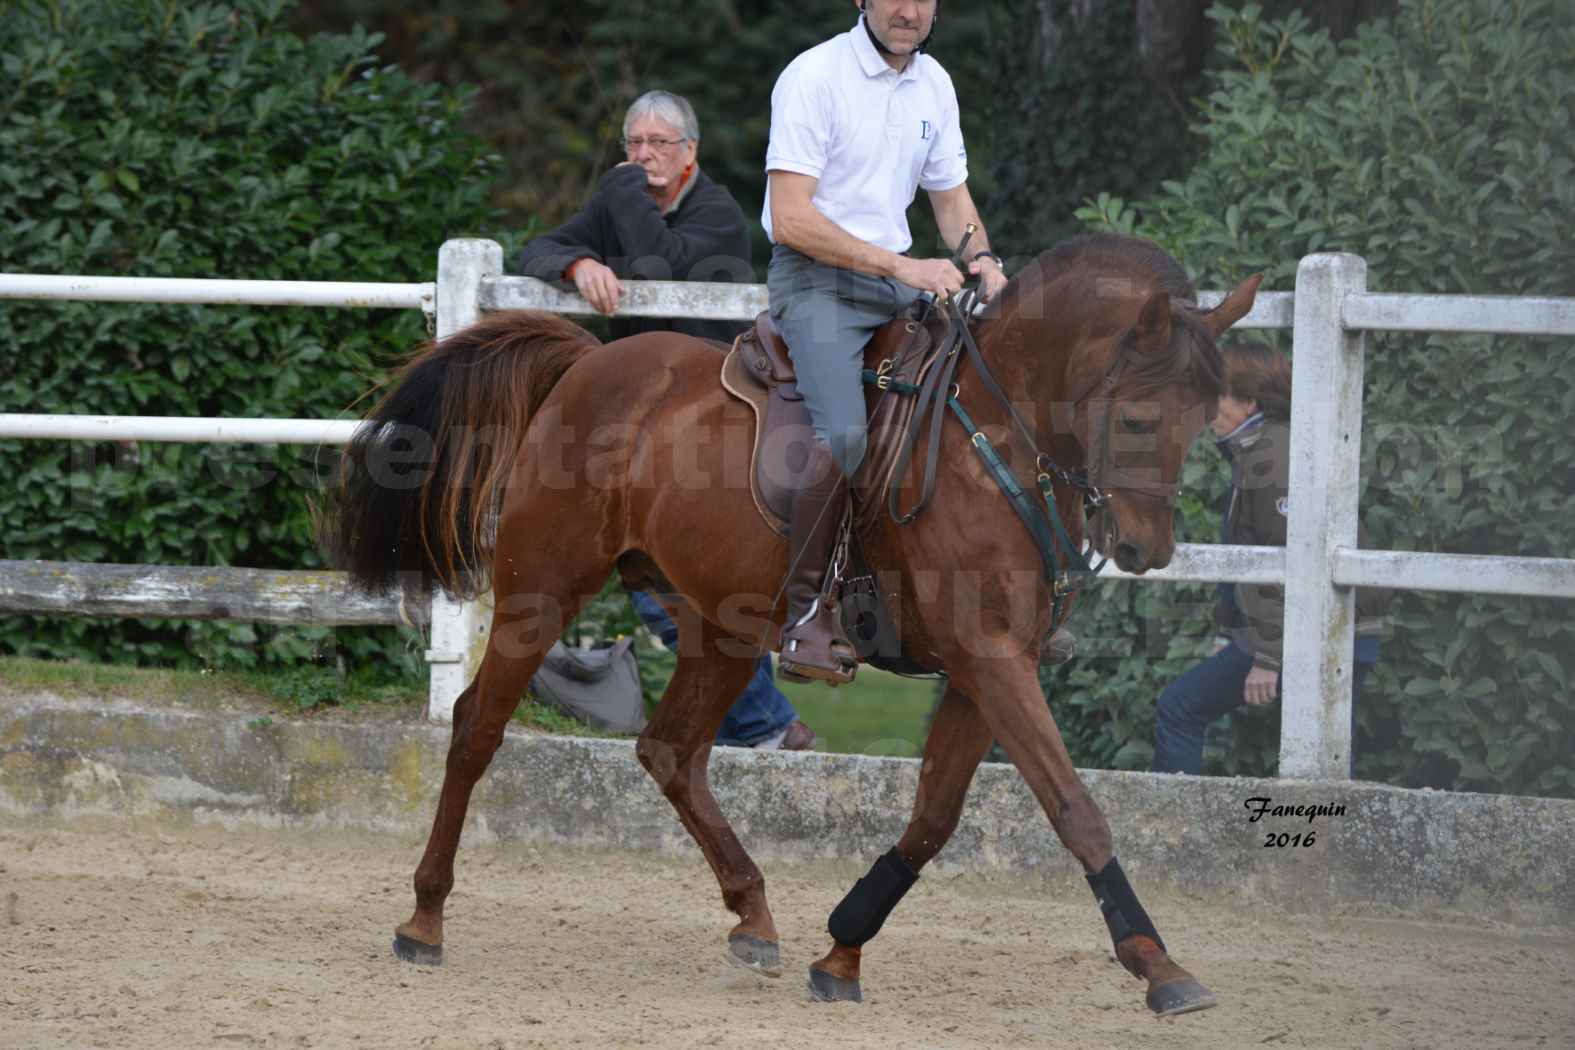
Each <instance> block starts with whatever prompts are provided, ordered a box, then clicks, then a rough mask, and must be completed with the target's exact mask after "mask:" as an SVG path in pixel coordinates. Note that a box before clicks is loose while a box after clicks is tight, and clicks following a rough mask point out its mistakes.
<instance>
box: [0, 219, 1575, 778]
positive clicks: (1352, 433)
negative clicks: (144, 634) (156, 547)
mask: <svg viewBox="0 0 1575 1050" xmlns="http://www.w3.org/2000/svg"><path fill="white" fill-rule="evenodd" d="M1366 276H1367V271H1366V263H1365V262H1364V261H1363V260H1361V259H1360V258H1357V257H1355V256H1350V255H1339V254H1326V255H1314V256H1308V257H1307V258H1306V259H1303V260H1302V262H1301V265H1300V266H1299V267H1298V270H1297V278H1296V289H1295V291H1294V292H1263V293H1260V294H1259V296H1258V299H1257V302H1256V304H1255V305H1254V307H1253V310H1252V312H1251V313H1250V314H1249V315H1248V316H1247V317H1246V318H1244V319H1243V320H1242V322H1241V323H1240V324H1239V325H1238V327H1241V328H1256V329H1286V328H1289V329H1292V330H1293V342H1294V350H1295V353H1294V357H1293V362H1294V364H1293V369H1294V372H1293V382H1294V384H1295V388H1296V390H1297V397H1296V399H1295V402H1294V404H1293V410H1292V411H1293V414H1292V420H1291V446H1292V448H1291V451H1292V463H1291V489H1292V491H1294V492H1296V493H1297V498H1296V499H1295V500H1293V501H1292V504H1291V510H1290V513H1289V538H1288V542H1287V544H1286V546H1285V547H1284V548H1277V547H1236V546H1224V545H1196V544H1182V545H1180V546H1179V547H1178V548H1177V551H1176V555H1175V557H1174V559H1173V561H1172V562H1171V564H1170V566H1169V567H1168V568H1166V569H1164V570H1160V571H1157V572H1151V573H1148V574H1147V575H1145V576H1143V577H1141V580H1142V581H1143V582H1153V583H1165V582H1170V583H1178V582H1192V583H1210V582H1217V581H1227V582H1236V583H1283V584H1284V585H1285V588H1286V624H1285V663H1284V673H1283V682H1284V691H1283V698H1282V704H1283V712H1282V719H1281V742H1280V775H1281V776H1287V777H1322V778H1329V779H1345V778H1346V777H1347V775H1348V774H1347V756H1348V755H1349V754H1350V718H1349V705H1350V673H1351V668H1350V663H1351V661H1350V660H1349V658H1348V654H1349V653H1350V651H1351V645H1352V637H1353V636H1352V630H1353V625H1354V616H1353V615H1352V613H1353V607H1352V602H1353V590H1352V588H1353V587H1355V586H1384V587H1396V588H1412V589H1418V590H1435V591H1457V592H1469V593H1483V594H1505V595H1530V596H1537V597H1552V598H1575V559H1563V558H1511V557H1498V556H1486V555H1458V554H1439V553H1432V552H1408V551H1364V550H1358V549H1356V510H1357V483H1358V480H1359V456H1360V445H1361V424H1362V379H1363V368H1364V357H1365V350H1366V340H1365V333H1366V332H1369V331H1419V332H1468V333H1495V334H1511V335H1558V336H1570V335H1575V299H1547V298H1511V297H1498V296H1448V295H1396V294H1377V293H1369V292H1368V291H1367V290H1366ZM624 288H625V290H626V294H625V298H624V300H623V301H622V303H621V304H620V309H619V312H620V314H622V315H624V316H631V317H690V318H700V319H706V320H732V321H747V320H749V319H751V318H753V317H754V316H755V315H756V314H757V313H759V312H760V311H761V310H763V309H765V305H766V291H765V288H764V287H763V286H760V285H738V284H689V283H679V282H664V281H647V282H638V281H633V282H625V284H624ZM1223 294H1224V293H1222V292H1204V293H1202V294H1200V296H1199V303H1200V305H1201V306H1203V307H1205V308H1209V307H1212V306H1214V305H1216V304H1218V302H1219V301H1220V299H1221V298H1223ZM0 299H74V300H87V301H96V302H164V303H227V304H238V305H239V304H249V305H261V306H321V307H331V306H338V307H356V308H368V307H370V308H384V307H386V308H409V309H422V310H424V311H426V312H428V313H429V314H435V318H436V331H437V334H438V336H439V337H440V338H441V337H442V336H445V335H448V334H450V333H451V332H454V331H456V330H458V329H459V328H461V327H463V326H464V325H466V324H469V323H471V322H473V321H475V320H477V319H479V317H480V316H481V314H482V313H483V312H484V311H488V310H506V309H538V310H551V311H554V312H557V313H563V314H574V315H585V314H589V313H591V312H592V311H591V309H590V306H589V304H587V303H586V302H585V301H584V300H583V299H581V298H580V297H579V296H578V295H575V294H573V293H569V292H565V291H562V290H561V289H559V288H556V287H554V286H551V285H548V284H545V283H543V282H540V281H536V280H533V279H531V278H526V277H506V276H504V275H503V258H502V249H501V248H500V247H499V246H498V245H497V244H495V243H493V242H491V241H480V240H459V241H449V242H446V243H445V244H444V245H443V247H442V249H441V251H440V252H439V256H438V271H437V281H436V282H435V283H434V284H411V285H372V284H356V283H352V282H300V281H223V280H177V279H162V278H113V277H55V276H36V275H19V274H0ZM355 426H356V424H355V422H354V421H348V420H257V419H169V418H151V417H132V416H44V415H0V438H39V439H59V440H85V441H111V440H121V441H233V442H256V443H296V444H316V443H342V442H344V441H346V440H348V438H349V436H350V434H351V433H352V431H353V430H354V428H355ZM1106 572H1107V574H1108V575H1109V577H1110V578H1111V579H1112V580H1122V579H1134V577H1130V576H1128V575H1127V574H1125V573H1121V572H1119V571H1117V570H1114V569H1113V568H1108V567H1107V570H1106ZM0 612H12V613H18V612H37V613H76V614H80V615H105V616H153V615H158V616H182V617H202V618H234V619H252V620H263V621H266V622H273V623H297V622H315V623H342V624H348V623H396V622H416V623H423V622H425V623H428V624H430V628H431V642H430V644H431V648H430V649H428V650H427V654H426V655H427V659H428V661H429V662H430V664H431V668H432V681H431V692H430V697H431V698H430V704H429V714H430V715H431V716H432V717H433V718H435V719H439V720H448V719H449V718H451V717H452V711H453V704H454V701H455V699H456V698H457V697H458V696H459V694H460V692H461V691H462V690H463V688H464V687H465V685H466V684H467V683H468V682H469V680H470V677H471V676H472V674H473V673H474V669H475V667H476V665H477V663H478V662H479V660H480V656H481V652H482V650H483V648H484V646H483V643H484V642H485V639H486V628H487V622H486V618H485V615H484V612H483V611H482V609H481V607H480V606H478V605H476V604H474V603H471V604H457V603H453V602H450V601H448V600H447V599H446V598H444V597H443V596H442V595H441V594H434V595H432V596H431V598H430V601H421V602H411V603H410V604H409V605H408V606H406V607H404V608H401V607H400V606H399V604H398V603H397V602H396V601H394V600H393V599H382V600H378V599H367V598H365V597H364V596H361V595H356V594H354V593H352V592H350V591H349V589H348V588H347V586H346V585H345V578H344V576H343V574H339V573H329V572H275V571H265V570H255V569H234V568H216V569H201V568H175V567H168V566H105V565H100V566H83V565H67V564H64V563H57V562H0Z"/></svg>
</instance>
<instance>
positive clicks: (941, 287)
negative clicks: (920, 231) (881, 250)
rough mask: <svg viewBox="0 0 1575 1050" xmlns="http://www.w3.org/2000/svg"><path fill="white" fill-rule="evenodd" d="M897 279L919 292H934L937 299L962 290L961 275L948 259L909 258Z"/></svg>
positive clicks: (905, 258) (905, 259) (945, 297)
mask: <svg viewBox="0 0 1575 1050" xmlns="http://www.w3.org/2000/svg"><path fill="white" fill-rule="evenodd" d="M903 259H904V265H903V267H902V270H901V272H900V273H898V274H897V275H896V277H897V279H898V280H899V281H901V282H902V283H903V284H906V285H909V286H910V287H913V288H917V289H918V290H919V291H921V292H934V293H935V297H936V298H937V299H947V298H950V297H951V296H953V295H956V294H957V293H958V292H960V291H962V286H963V275H962V273H961V271H959V270H958V269H957V267H955V266H953V265H952V264H951V260H949V259H909V258H907V257H906V256H904V257H903Z"/></svg>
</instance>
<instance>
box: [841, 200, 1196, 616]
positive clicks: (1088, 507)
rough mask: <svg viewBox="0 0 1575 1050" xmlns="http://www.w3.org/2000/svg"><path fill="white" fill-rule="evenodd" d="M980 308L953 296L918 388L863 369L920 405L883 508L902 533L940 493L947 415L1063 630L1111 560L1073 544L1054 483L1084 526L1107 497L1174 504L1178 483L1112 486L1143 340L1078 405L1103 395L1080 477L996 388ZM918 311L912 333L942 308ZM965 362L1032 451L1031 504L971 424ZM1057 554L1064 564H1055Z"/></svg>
mask: <svg viewBox="0 0 1575 1050" xmlns="http://www.w3.org/2000/svg"><path fill="white" fill-rule="evenodd" d="M971 234H972V227H970V228H969V231H968V233H966V234H964V236H963V238H962V240H961V242H960V243H959V244H958V246H957V250H956V252H955V253H954V255H953V259H954V261H955V260H957V259H960V258H961V257H962V255H963V251H964V249H965V248H966V246H967V243H968V237H969V236H970V235H971ZM977 301H978V298H977V294H976V293H975V292H974V291H973V290H972V289H967V290H964V291H963V292H960V293H958V294H957V295H954V296H950V297H949V298H948V299H947V300H945V302H944V303H942V304H940V305H941V307H942V308H943V309H944V310H945V311H946V316H947V332H946V335H945V337H944V339H943V341H942V344H941V346H942V348H943V349H942V350H941V351H940V354H941V356H940V357H939V358H938V359H937V360H936V363H935V364H934V365H933V366H932V367H931V368H930V369H929V371H928V372H927V373H926V375H925V377H924V379H923V380H922V381H921V382H920V383H918V384H913V383H905V382H897V381H893V380H892V378H891V376H890V375H889V374H888V373H890V372H891V371H892V367H893V363H892V362H891V361H883V362H881V364H880V366H879V368H877V369H875V370H870V369H866V370H865V371H864V373H863V376H864V381H865V382H866V383H867V384H869V385H872V386H876V387H878V388H879V389H881V390H882V391H884V392H887V393H897V394H905V395H911V396H914V397H915V398H916V402H915V405H914V410H913V415H912V417H911V420H910V422H909V424H908V428H907V431H906V433H904V434H903V436H902V441H901V444H900V446H899V448H898V452H897V459H896V466H895V469H894V471H893V474H892V478H893V481H892V484H891V487H890V489H889V491H888V495H887V509H888V512H889V513H890V515H891V518H892V520H893V521H894V522H896V523H897V524H898V525H906V524H908V523H909V522H911V521H913V520H914V519H915V518H917V517H918V516H919V514H920V513H921V512H922V511H923V510H924V509H925V507H926V506H927V505H928V504H929V502H930V499H931V497H932V496H933V495H934V494H935V484H936V468H937V465H938V463H939V460H940V439H941V427H942V423H943V422H944V420H945V414H946V413H945V409H947V408H949V409H951V412H952V414H953V415H954V416H956V417H957V420H958V422H959V423H961V424H962V426H963V429H964V430H965V431H966V432H967V434H968V443H969V445H970V446H971V447H972V448H973V450H974V451H975V453H977V454H978V456H979V458H980V459H981V460H982V461H983V463H984V466H985V469H986V470H987V471H988V472H989V474H990V476H991V477H992V478H993V479H994V481H995V483H996V485H997V486H998V487H999V488H1000V489H1001V491H1002V493H1003V494H1004V495H1005V496H1006V498H1007V501H1008V502H1009V503H1010V505H1011V507H1012V510H1013V511H1014V512H1015V513H1016V514H1017V517H1018V519H1019V520H1020V521H1021V522H1022V523H1023V526H1024V528H1026V529H1027V530H1028V534H1029V536H1030V537H1032V538H1033V541H1034V546H1035V547H1036V548H1037V549H1038V551H1039V556H1040V559H1041V561H1042V562H1043V564H1044V575H1045V579H1046V582H1047V583H1048V584H1049V586H1050V593H1051V598H1052V602H1053V606H1052V612H1051V617H1052V619H1051V622H1052V623H1059V622H1060V619H1061V605H1062V600H1063V599H1064V598H1065V596H1066V595H1067V594H1069V593H1071V592H1072V591H1074V590H1076V589H1078V588H1079V587H1081V586H1082V585H1083V584H1085V583H1086V582H1088V581H1089V580H1091V579H1093V578H1094V577H1095V576H1096V575H1098V573H1099V571H1100V570H1101V569H1103V568H1104V566H1105V562H1106V561H1107V560H1108V558H1107V557H1105V556H1101V558H1100V559H1099V564H1097V565H1094V566H1092V567H1091V566H1090V565H1089V564H1088V558H1087V556H1086V555H1085V554H1084V552H1083V550H1082V548H1081V547H1079V546H1078V545H1077V544H1075V543H1073V542H1072V538H1071V535H1070V533H1069V532H1068V530H1067V528H1066V524H1065V522H1064V521H1062V519H1061V513H1060V511H1059V509H1058V508H1057V506H1056V501H1055V491H1054V485H1055V482H1056V481H1060V482H1062V483H1063V484H1065V485H1067V486H1069V487H1070V488H1072V489H1073V490H1074V491H1077V492H1080V493H1081V494H1082V497H1083V512H1084V517H1085V519H1087V518H1091V517H1092V516H1093V515H1094V514H1095V513H1097V512H1099V511H1103V510H1105V509H1106V508H1107V507H1108V505H1109V502H1110V496H1111V493H1112V492H1116V491H1133V492H1138V493H1141V494H1144V495H1147V496H1151V497H1154V498H1157V499H1162V500H1164V501H1165V502H1166V505H1167V506H1174V505H1175V500H1176V492H1177V488H1178V486H1177V485H1176V484H1174V483H1171V484H1166V483H1163V482H1151V481H1143V480H1137V479H1131V480H1128V479H1118V480H1112V478H1111V475H1112V473H1113V472H1112V471H1111V470H1110V469H1109V464H1108V461H1109V458H1110V455H1111V452H1110V450H1111V447H1112V445H1113V441H1112V434H1111V430H1112V428H1113V426H1114V411H1113V409H1114V406H1115V404H1116V402H1115V400H1114V398H1113V397H1112V396H1111V395H1112V394H1114V392H1115V389H1116V386H1117V385H1118V384H1119V383H1120V381H1121V376H1122V373H1123V372H1124V371H1125V370H1126V367H1127V365H1128V363H1129V362H1130V361H1131V360H1132V359H1133V357H1134V356H1135V355H1136V354H1138V353H1140V352H1141V351H1139V350H1138V349H1137V341H1136V339H1135V337H1134V334H1133V333H1131V332H1129V333H1127V335H1126V336H1125V337H1123V339H1122V342H1121V344H1120V346H1119V347H1118V349H1117V352H1116V355H1115V357H1114V359H1113V360H1112V361H1111V362H1110V364H1109V365H1107V366H1106V367H1105V370H1104V372H1103V373H1102V374H1101V375H1099V376H1098V377H1096V378H1095V379H1094V380H1093V381H1092V382H1091V383H1089V384H1088V385H1087V386H1086V387H1085V388H1084V389H1083V391H1082V392H1081V393H1080V394H1079V395H1078V396H1077V397H1076V398H1075V399H1074V400H1073V401H1072V406H1073V408H1074V409H1075V408H1076V407H1077V406H1078V405H1080V404H1081V403H1082V402H1083V401H1085V400H1087V399H1088V398H1089V396H1090V395H1093V394H1096V393H1097V394H1098V395H1099V397H1097V398H1096V399H1095V400H1094V401H1093V402H1092V403H1091V405H1090V410H1091V412H1093V413H1094V415H1093V419H1092V421H1091V430H1092V438H1091V441H1092V447H1091V448H1090V449H1089V456H1088V460H1089V463H1090V464H1091V466H1089V467H1088V468H1086V469H1085V470H1084V471H1073V470H1068V469H1066V468H1065V467H1062V466H1060V465H1059V464H1057V463H1056V462H1055V460H1054V459H1052V458H1051V457H1050V455H1049V454H1048V453H1046V452H1043V451H1042V450H1041V449H1040V448H1039V446H1038V445H1037V444H1036V443H1035V441H1034V438H1033V433H1032V431H1031V430H1030V428H1029V427H1028V425H1027V423H1026V422H1025V421H1024V420H1023V418H1022V416H1021V414H1019V413H1018V411H1017V408H1016V407H1015V406H1014V405H1013V404H1012V400H1011V398H1010V397H1008V396H1007V394H1006V391H1005V390H1003V389H1002V388H1001V385H1000V383H999V382H997V381H996V379H995V376H994V375H993V374H992V373H991V371H990V368H989V365H987V364H986V363H985V360H984V356H983V355H982V354H980V352H979V346H978V344H977V343H976V342H975V341H974V338H973V331H972V329H971V328H970V327H969V324H968V318H969V317H970V316H971V314H972V310H973V307H974V305H975V304H976V303H977ZM920 303H921V305H920V307H919V309H920V313H919V315H918V316H917V317H916V318H915V320H914V322H912V324H913V325H914V327H915V328H918V327H922V326H923V325H924V323H925V322H926V321H927V320H928V318H929V314H930V311H932V310H933V309H934V308H935V307H936V305H937V304H936V302H935V297H934V296H933V295H931V294H929V293H926V294H925V295H922V296H920ZM965 355H966V356H967V358H968V359H969V361H970V362H971V364H972V366H973V369H974V371H975V372H976V373H977V374H978V377H979V380H980V382H981V383H982V384H983V386H984V388H985V389H986V390H987V391H989V393H990V395H991V396H992V397H993V398H994V399H995V400H996V402H997V403H999V404H1000V405H1001V407H1002V408H1004V409H1005V410H1006V413H1007V416H1008V418H1009V419H1011V421H1012V426H1013V428H1014V429H1015V430H1016V431H1017V435H1018V437H1020V438H1021V439H1022V441H1023V442H1024V443H1025V444H1026V445H1027V446H1028V448H1029V450H1030V451H1032V452H1033V454H1034V467H1035V475H1036V476H1035V487H1036V488H1037V489H1038V491H1039V495H1040V499H1039V500H1035V499H1033V498H1032V497H1030V495H1029V494H1028V491H1027V490H1026V489H1025V488H1024V486H1023V485H1022V483H1021V482H1020V481H1019V480H1018V477H1017V475H1016V472H1014V471H1013V470H1012V469H1011V467H1009V466H1007V464H1006V462H1005V461H1004V460H1003V459H1002V458H1001V454H1000V453H999V452H998V451H997V450H996V448H995V445H994V444H993V443H992V442H991V441H990V439H989V437H988V436H987V435H986V434H985V433H984V432H983V431H982V430H980V429H979V427H978V426H977V425H976V424H975V423H974V421H973V417H972V416H971V415H969V413H968V411H967V409H965V408H964V407H963V405H962V402H961V401H960V400H959V394H960V388H959V385H958V383H957V382H956V379H955V377H956V374H957V368H958V366H959V365H960V364H961V363H962V358H963V357H964V356H965ZM943 399H944V403H943ZM926 415H928V416H929V418H930V433H929V441H928V447H927V449H926V453H925V466H924V478H923V482H922V484H921V486H920V491H919V496H918V499H917V500H916V501H915V502H914V504H913V505H912V506H911V507H909V509H908V510H907V511H902V510H901V509H900V508H899V492H898V485H897V479H900V478H902V477H903V476H904V474H905V473H906V471H907V468H908V465H909V463H910V462H911V461H912V458H913V453H914V450H915V449H916V448H917V446H918V442H919V436H920V430H921V428H922V427H923V423H924V418H925V416H926ZM1058 552H1059V553H1060V555H1061V556H1060V557H1058V556H1057V554H1058ZM1063 559H1064V560H1065V562H1066V567H1065V568H1062V565H1061V562H1062V560H1063Z"/></svg>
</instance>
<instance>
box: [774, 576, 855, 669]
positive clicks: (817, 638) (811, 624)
mask: <svg viewBox="0 0 1575 1050" xmlns="http://www.w3.org/2000/svg"><path fill="white" fill-rule="evenodd" d="M841 620H842V617H841V613H840V610H838V608H837V605H836V603H835V602H831V601H822V600H821V598H819V597H817V598H816V599H815V600H814V601H813V602H811V603H810V605H809V610H808V611H807V612H805V613H804V615H803V616H800V617H799V618H798V619H797V620H795V621H794V622H793V624H792V625H791V626H789V627H785V628H783V631H782V655H781V656H780V657H778V659H777V673H778V674H780V675H781V676H782V677H783V678H786V679H787V680H788V681H790V682H826V683H828V684H830V685H845V684H847V683H848V682H851V681H853V676H854V675H856V674H858V670H859V657H858V653H857V652H856V651H855V650H854V648H853V643H852V642H850V641H848V640H847V639H846V638H844V637H843V636H842V622H841Z"/></svg>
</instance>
